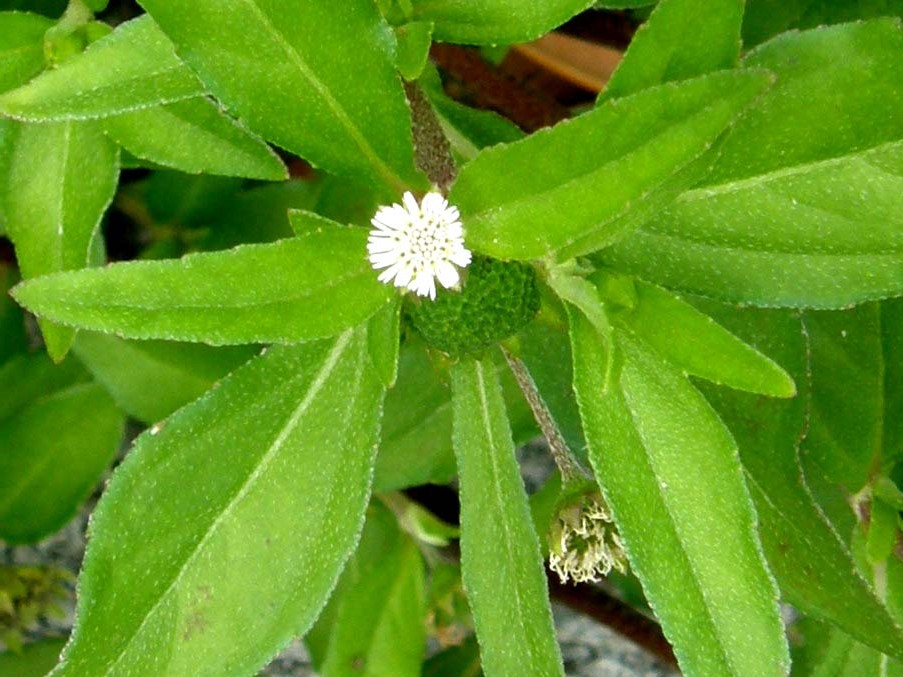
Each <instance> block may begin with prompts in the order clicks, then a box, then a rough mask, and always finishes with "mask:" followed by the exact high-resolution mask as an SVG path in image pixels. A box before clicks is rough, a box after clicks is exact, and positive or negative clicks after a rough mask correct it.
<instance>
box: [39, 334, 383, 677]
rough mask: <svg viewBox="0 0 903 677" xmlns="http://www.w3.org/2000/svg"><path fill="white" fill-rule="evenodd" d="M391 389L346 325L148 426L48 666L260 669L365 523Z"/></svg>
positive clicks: (303, 626)
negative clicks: (72, 619)
mask: <svg viewBox="0 0 903 677" xmlns="http://www.w3.org/2000/svg"><path fill="white" fill-rule="evenodd" d="M382 393H383V389H382V387H381V385H380V383H379V379H378V378H377V377H376V375H375V374H374V373H373V372H372V370H371V369H370V367H369V366H368V358H367V337H366V334H365V332H364V331H362V330H360V329H357V330H349V331H347V332H345V333H344V334H342V335H341V336H339V337H338V338H336V339H334V340H329V341H318V342H313V343H308V344H303V345H300V346H291V347H274V348H271V349H270V350H269V351H268V352H267V353H266V354H265V355H263V356H261V357H259V358H257V359H255V360H253V361H252V362H250V363H249V364H248V365H247V366H245V367H242V368H241V369H239V370H238V371H236V372H235V373H234V374H232V375H231V376H229V377H228V378H226V379H225V380H224V381H223V382H222V383H221V385H220V387H219V388H217V389H216V390H214V391H212V392H211V393H210V394H209V395H208V396H207V397H204V398H202V399H201V400H199V401H198V402H196V403H195V404H193V405H190V406H188V407H186V408H184V409H182V410H181V411H179V412H178V413H176V414H175V415H174V416H172V417H171V418H170V419H168V421H167V423H166V425H165V426H162V427H158V428H152V429H151V430H150V431H149V432H148V433H145V434H144V435H143V436H142V437H140V438H139V439H138V442H137V444H136V446H135V448H134V449H133V451H132V452H131V453H130V454H129V456H128V458H127V459H126V461H125V463H123V465H122V466H120V467H119V469H118V470H117V472H116V473H115V475H114V477H113V480H112V482H111V483H110V486H109V488H108V489H107V491H106V493H105V494H104V496H103V498H102V499H101V502H100V504H99V505H98V507H97V510H96V511H95V512H94V515H93V520H92V539H91V543H90V545H89V547H88V553H87V556H86V559H85V564H84V568H83V571H82V575H81V579H80V583H79V593H80V596H79V607H78V613H77V618H78V622H77V624H76V628H75V631H74V633H73V637H72V641H71V643H70V645H69V647H68V650H67V653H66V659H65V661H64V663H63V664H62V665H61V666H60V667H59V668H58V669H57V670H56V671H55V672H54V675H55V676H57V677H63V676H66V675H87V674H91V675H104V674H114V673H115V674H127V673H129V674H154V675H160V676H161V677H163V676H164V675H172V676H176V675H186V674H191V675H196V676H197V677H205V676H207V675H209V676H211V677H213V676H216V677H221V676H222V675H225V674H236V675H244V674H251V673H253V671H254V670H255V669H256V668H259V667H260V666H261V665H262V664H263V663H265V662H266V661H267V660H268V658H269V657H271V656H272V655H273V654H274V653H276V651H277V650H278V649H279V648H281V647H282V646H284V645H285V643H286V642H287V641H288V640H289V638H291V637H292V636H295V635H298V634H303V633H304V632H305V631H306V630H307V628H309V627H310V625H311V624H312V623H313V621H314V619H315V618H316V616H317V614H318V613H319V611H320V609H321V608H322V606H323V605H324V604H325V602H326V598H327V597H328V595H329V593H330V591H331V590H332V588H333V586H334V585H335V581H336V579H337V577H338V575H339V572H340V571H341V569H342V567H343V565H344V562H345V560H346V559H347V557H348V556H349V554H350V552H351V551H352V550H353V548H354V546H355V543H356V541H357V538H358V534H359V533H360V529H361V525H362V521H363V514H364V509H365V507H366V505H367V499H368V496H369V492H370V480H371V477H372V472H373V461H374V452H375V449H376V436H377V426H378V412H379V410H380V406H381V400H382ZM148 534H165V538H162V539H160V538H154V539H149V538H148V537H147V535H148ZM111 570H115V571H116V576H115V577H114V576H110V575H109V572H110V571H111ZM261 609H266V610H267V612H266V613H260V610H261ZM174 639H177V641H174Z"/></svg>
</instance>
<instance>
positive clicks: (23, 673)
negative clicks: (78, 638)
mask: <svg viewBox="0 0 903 677" xmlns="http://www.w3.org/2000/svg"><path fill="white" fill-rule="evenodd" d="M65 643H66V641H65V640H62V639H45V640H42V641H40V642H35V643H34V644H27V645H26V646H25V648H24V649H23V650H22V653H21V654H15V653H12V652H10V651H6V652H4V653H2V654H0V675H9V677H44V676H45V675H46V674H47V673H48V672H50V671H51V670H52V669H53V666H54V665H56V661H57V658H59V655H60V651H61V650H62V648H63V644H65Z"/></svg>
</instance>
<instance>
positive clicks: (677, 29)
mask: <svg viewBox="0 0 903 677" xmlns="http://www.w3.org/2000/svg"><path fill="white" fill-rule="evenodd" d="M743 5H744V2H743V0H716V1H715V2H712V0H661V2H659V3H658V5H657V6H656V8H655V9H654V10H653V11H652V14H651V15H650V17H649V19H647V20H646V23H644V24H643V25H642V26H641V27H640V29H639V30H638V31H637V32H636V34H635V35H634V36H633V39H632V40H631V41H630V46H629V47H628V48H627V52H626V53H625V54H624V58H623V59H622V60H621V62H620V64H618V68H617V70H615V72H614V73H613V74H612V76H611V79H610V80H609V81H608V84H607V85H606V86H605V90H604V92H603V94H602V97H601V100H607V99H613V98H617V97H620V96H626V95H629V94H634V93H636V92H638V91H640V90H643V89H645V88H647V87H653V86H655V85H659V84H661V83H663V82H670V81H672V80H685V79H687V78H692V77H696V76H699V75H705V74H706V73H710V72H712V71H717V70H722V69H725V68H733V67H734V66H736V65H737V61H738V59H739V57H740V26H741V24H742V21H743ZM703 17H704V18H703Z"/></svg>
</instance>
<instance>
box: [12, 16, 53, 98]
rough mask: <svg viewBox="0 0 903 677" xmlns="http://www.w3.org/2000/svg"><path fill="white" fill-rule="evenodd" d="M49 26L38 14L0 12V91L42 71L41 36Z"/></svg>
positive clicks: (49, 23) (48, 21) (42, 46)
mask: <svg viewBox="0 0 903 677" xmlns="http://www.w3.org/2000/svg"><path fill="white" fill-rule="evenodd" d="M52 25H53V22H52V21H51V20H50V19H47V18H45V17H43V16H41V15H39V14H31V13H29V12H0V92H5V91H6V90H8V89H12V88H13V87H17V86H19V85H21V84H22V83H23V82H28V81H29V80H30V79H31V78H32V77H34V76H35V75H37V74H38V73H40V72H41V71H42V70H43V69H44V33H45V32H47V29H48V28H50V27H51V26H52Z"/></svg>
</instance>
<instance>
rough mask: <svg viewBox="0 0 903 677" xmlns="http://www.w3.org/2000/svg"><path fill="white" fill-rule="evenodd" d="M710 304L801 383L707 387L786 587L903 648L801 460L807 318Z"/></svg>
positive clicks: (802, 600)
mask: <svg viewBox="0 0 903 677" xmlns="http://www.w3.org/2000/svg"><path fill="white" fill-rule="evenodd" d="M704 309H705V310H707V311H708V312H712V313H714V314H715V316H716V317H717V318H719V319H720V320H721V321H724V322H728V323H729V324H728V326H729V327H731V328H732V329H733V330H734V331H736V332H737V333H738V334H739V335H740V336H742V337H743V338H744V339H746V340H749V341H752V342H753V343H754V344H755V345H756V346H757V347H758V348H759V349H760V350H763V351H764V352H766V354H768V355H771V356H773V357H774V358H776V359H779V360H780V361H781V363H782V364H784V365H786V366H787V367H788V369H790V370H791V373H792V374H793V376H794V377H795V378H796V381H797V383H798V384H799V385H800V393H799V394H798V395H797V397H795V398H793V399H790V400H783V401H778V400H772V399H766V398H763V397H757V396H754V395H749V394H745V393H739V392H735V391H733V392H732V391H728V390H725V389H722V388H712V387H708V388H705V389H704V393H705V394H706V397H707V399H708V400H709V401H710V402H711V403H712V404H713V406H714V407H715V409H716V410H717V411H718V413H719V415H720V416H721V417H722V418H723V419H724V421H725V422H726V423H727V424H728V426H729V427H730V429H731V432H732V433H733V435H734V437H735V439H736V440H737V443H738V446H739V448H740V458H741V461H742V462H743V466H744V469H745V470H746V477H747V484H748V486H749V489H750V493H751V495H752V497H753V500H754V502H755V505H756V511H757V513H758V516H759V534H760V537H761V539H762V546H763V548H764V550H765V555H766V557H767V558H768V562H769V564H770V565H771V568H772V571H774V574H775V577H776V578H777V580H778V584H779V585H780V587H781V591H782V592H783V594H784V596H785V597H786V599H787V600H788V601H789V602H790V603H792V604H793V605H794V606H795V607H796V608H797V609H799V610H800V611H802V612H804V613H806V614H809V615H811V616H814V617H817V618H819V619H821V620H824V621H827V622H830V623H832V624H834V625H836V626H838V627H840V628H842V629H843V630H844V631H845V632H847V633H849V634H851V635H853V636H855V637H856V638H857V639H859V640H860V641H862V642H865V643H867V644H869V645H871V646H873V647H875V648H877V649H880V650H882V651H884V652H886V653H889V654H893V655H897V656H901V655H903V654H901V651H903V632H901V630H900V628H899V627H898V625H897V623H896V622H895V621H894V619H893V618H892V617H891V616H890V615H889V614H888V611H887V609H886V608H885V606H884V604H883V603H882V602H881V601H880V600H879V599H878V597H877V595H876V593H875V591H874V590H873V589H872V588H871V587H870V586H869V585H868V584H867V583H866V581H865V580H864V579H863V578H862V576H860V575H859V574H858V573H857V572H856V564H855V562H854V561H853V555H852V553H851V552H850V548H849V547H848V545H847V544H846V543H844V541H843V540H841V538H840V537H839V536H838V534H837V531H836V530H835V529H834V528H833V527H832V526H831V524H830V523H829V522H828V520H827V519H826V518H825V515H824V513H823V512H822V510H821V509H820V508H819V506H818V504H817V503H816V501H815V499H814V498H813V496H812V494H811V493H810V491H809V488H808V486H807V484H806V481H805V478H804V477H803V474H802V471H801V468H800V462H799V458H798V447H799V444H800V440H801V439H802V438H803V436H804V435H805V433H806V432H807V429H808V426H809V400H810V398H811V393H810V392H809V384H808V378H807V369H808V365H807V351H808V346H807V337H806V335H805V334H804V331H803V326H802V323H801V321H800V318H799V317H798V316H797V315H796V314H792V313H790V312H786V311H774V310H770V311H764V310H751V309H748V310H744V311H739V310H738V309H737V308H734V307H729V306H718V305H716V304H713V303H707V304H705V305H704Z"/></svg>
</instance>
